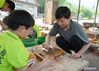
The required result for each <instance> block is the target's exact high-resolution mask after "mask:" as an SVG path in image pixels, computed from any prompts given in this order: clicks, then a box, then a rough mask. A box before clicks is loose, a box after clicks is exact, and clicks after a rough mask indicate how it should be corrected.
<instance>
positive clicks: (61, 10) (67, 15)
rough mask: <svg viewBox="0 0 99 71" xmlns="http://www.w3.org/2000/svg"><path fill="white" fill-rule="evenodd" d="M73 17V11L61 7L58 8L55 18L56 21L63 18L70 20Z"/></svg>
mask: <svg viewBox="0 0 99 71" xmlns="http://www.w3.org/2000/svg"><path fill="white" fill-rule="evenodd" d="M70 16H71V11H70V9H69V8H68V7H66V6H60V7H58V8H57V10H56V13H55V17H56V19H61V18H62V17H64V18H66V19H69V18H70Z"/></svg>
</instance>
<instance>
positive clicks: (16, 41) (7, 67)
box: [0, 10, 51, 71]
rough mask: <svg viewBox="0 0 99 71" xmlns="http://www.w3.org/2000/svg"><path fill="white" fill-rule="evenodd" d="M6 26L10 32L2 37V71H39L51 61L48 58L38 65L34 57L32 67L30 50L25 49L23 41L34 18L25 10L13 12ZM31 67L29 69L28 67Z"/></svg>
mask: <svg viewBox="0 0 99 71" xmlns="http://www.w3.org/2000/svg"><path fill="white" fill-rule="evenodd" d="M6 25H7V26H8V28H9V31H7V32H3V33H2V34H1V35H0V71H13V69H16V70H17V71H38V70H40V69H41V68H42V67H44V66H45V65H47V64H49V62H50V61H51V60H50V59H49V57H46V58H45V59H44V60H43V61H42V62H41V63H36V59H35V56H34V55H33V57H32V63H33V64H32V65H31V66H30V65H29V63H28V61H29V59H30V58H29V56H31V54H30V55H29V52H28V50H27V49H26V48H25V47H24V45H23V43H22V42H21V39H25V38H26V37H27V36H28V34H29V33H30V32H31V29H32V27H33V25H34V19H33V18H32V16H31V15H30V14H29V13H28V12H27V11H24V10H15V11H13V12H12V13H11V14H10V15H9V16H8V19H7V23H6ZM28 66H29V67H28Z"/></svg>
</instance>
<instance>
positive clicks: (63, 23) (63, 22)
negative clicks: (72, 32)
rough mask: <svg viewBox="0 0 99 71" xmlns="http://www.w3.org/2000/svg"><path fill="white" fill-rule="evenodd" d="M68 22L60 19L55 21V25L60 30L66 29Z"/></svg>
mask: <svg viewBox="0 0 99 71" xmlns="http://www.w3.org/2000/svg"><path fill="white" fill-rule="evenodd" d="M69 21H70V19H66V18H64V17H62V18H61V19H57V24H58V25H59V26H60V27H61V28H66V27H67V26H68V25H69Z"/></svg>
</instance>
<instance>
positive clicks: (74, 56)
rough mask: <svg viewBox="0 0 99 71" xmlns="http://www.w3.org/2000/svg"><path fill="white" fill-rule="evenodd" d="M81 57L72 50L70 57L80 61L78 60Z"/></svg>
mask: <svg viewBox="0 0 99 71" xmlns="http://www.w3.org/2000/svg"><path fill="white" fill-rule="evenodd" d="M80 56H81V55H80V54H79V53H75V52H74V51H72V50H71V56H70V57H72V58H74V59H78V58H80Z"/></svg>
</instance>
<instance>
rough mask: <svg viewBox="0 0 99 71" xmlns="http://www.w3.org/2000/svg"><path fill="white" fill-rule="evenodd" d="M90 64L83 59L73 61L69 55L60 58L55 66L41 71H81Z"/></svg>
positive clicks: (52, 65)
mask: <svg viewBox="0 0 99 71" xmlns="http://www.w3.org/2000/svg"><path fill="white" fill-rule="evenodd" d="M88 64H89V62H88V61H87V60H84V59H82V58H80V59H72V58H70V57H69V56H68V55H64V56H60V57H59V58H57V61H56V62H54V63H53V64H51V65H49V66H46V67H44V68H43V69H42V70H41V71H81V70H82V69H83V68H84V67H86V66H88Z"/></svg>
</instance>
